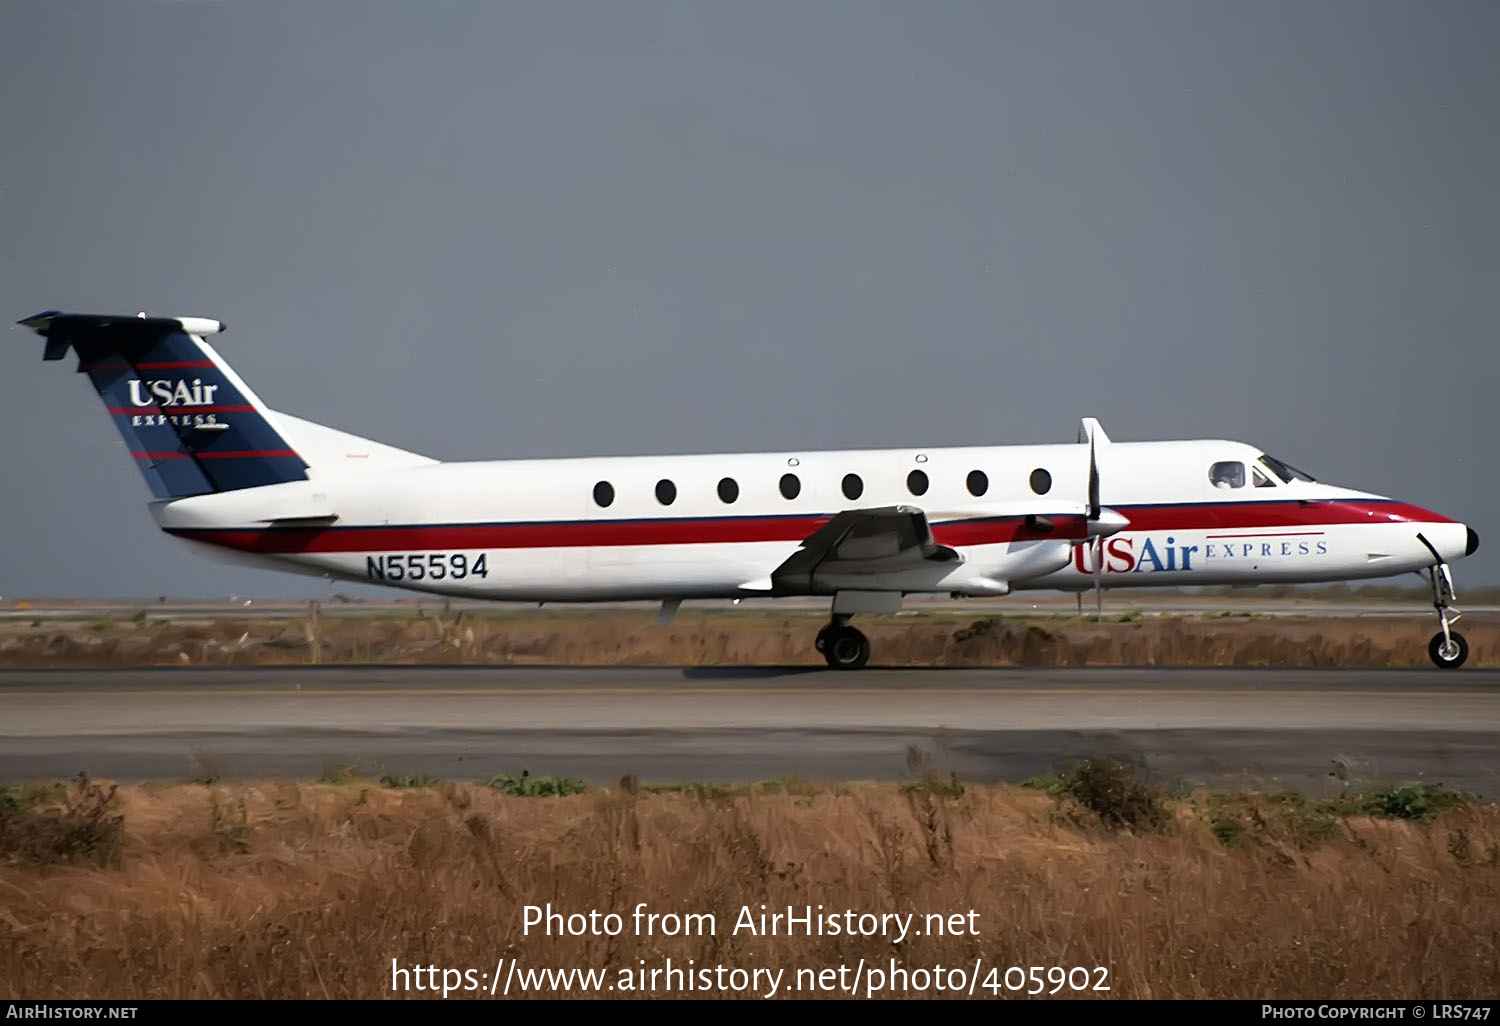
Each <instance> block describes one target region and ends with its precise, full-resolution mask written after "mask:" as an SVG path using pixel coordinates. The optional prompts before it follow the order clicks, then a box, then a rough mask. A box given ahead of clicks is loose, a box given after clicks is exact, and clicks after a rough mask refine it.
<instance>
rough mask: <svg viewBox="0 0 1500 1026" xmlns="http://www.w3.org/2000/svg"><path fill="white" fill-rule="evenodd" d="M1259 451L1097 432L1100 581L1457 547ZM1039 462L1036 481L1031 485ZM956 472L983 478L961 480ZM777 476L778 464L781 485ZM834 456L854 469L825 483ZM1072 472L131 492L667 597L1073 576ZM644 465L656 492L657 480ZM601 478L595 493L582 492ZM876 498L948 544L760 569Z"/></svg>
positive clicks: (380, 549) (1425, 524) (173, 516)
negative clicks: (801, 585)
mask: <svg viewBox="0 0 1500 1026" xmlns="http://www.w3.org/2000/svg"><path fill="white" fill-rule="evenodd" d="M1259 457H1260V453H1259V451H1258V450H1257V449H1255V448H1253V447H1251V446H1248V445H1245V444H1243V443H1238V442H1229V441H1186V442H1114V443H1110V444H1107V445H1101V446H1099V447H1098V449H1097V463H1098V468H1099V480H1100V493H1101V494H1100V497H1099V498H1100V502H1101V504H1102V505H1103V506H1104V507H1107V508H1108V509H1110V510H1113V511H1115V512H1116V513H1118V514H1121V515H1123V517H1124V518H1125V519H1126V520H1127V521H1128V525H1127V526H1125V527H1124V528H1123V529H1121V530H1119V531H1118V532H1117V533H1114V534H1112V535H1110V536H1108V537H1106V538H1104V539H1103V549H1104V573H1103V575H1102V583H1103V585H1104V586H1105V587H1107V588H1119V587H1133V586H1146V585H1206V584H1207V585H1211V584H1235V583H1248V582H1314V581H1335V580H1345V579H1354V578H1365V577H1383V576H1388V575H1392V574H1398V573H1404V572H1408V571H1415V570H1420V569H1423V568H1425V567H1428V566H1431V565H1432V564H1433V563H1434V558H1433V553H1432V551H1431V550H1429V549H1428V548H1427V547H1426V546H1425V545H1424V544H1423V542H1422V540H1421V538H1419V535H1421V536H1423V537H1425V538H1426V539H1427V541H1428V542H1430V543H1431V544H1432V545H1433V546H1434V547H1435V548H1436V550H1437V552H1438V553H1439V554H1440V555H1441V557H1442V559H1443V560H1444V561H1452V560H1455V559H1458V558H1461V557H1462V556H1464V555H1465V554H1466V536H1467V535H1468V532H1467V529H1466V527H1465V526H1464V525H1463V524H1460V523H1455V522H1453V521H1452V520H1449V519H1448V518H1446V517H1442V516H1439V515H1437V514H1435V513H1431V512H1429V511H1427V510H1424V509H1421V508H1418V507H1415V506H1410V505H1406V504H1404V503H1400V502H1396V501H1394V500H1391V499H1387V498H1384V497H1381V496H1376V495H1371V494H1368V493H1365V492H1357V491H1352V490H1349V489H1345V488H1338V487H1334V486H1330V485H1325V484H1322V483H1316V482H1312V481H1307V480H1301V479H1293V480H1290V481H1287V480H1284V479H1281V478H1279V477H1277V476H1274V475H1272V474H1270V473H1266V472H1264V471H1265V468H1264V467H1263V466H1261V465H1258V464H1257V459H1258V458H1259ZM1235 461H1239V462H1242V463H1243V464H1244V467H1245V471H1246V472H1245V476H1244V482H1243V484H1242V485H1240V486H1238V487H1222V486H1216V485H1215V484H1214V483H1212V482H1211V481H1210V467H1211V466H1213V465H1214V464H1215V463H1224V462H1229V463H1231V464H1232V463H1233V462H1235ZM1039 470H1040V471H1045V476H1046V477H1047V478H1049V479H1050V484H1048V485H1047V487H1045V488H1044V489H1040V488H1036V487H1033V482H1034V481H1035V482H1038V483H1040V481H1041V477H1042V475H1038V474H1036V472H1037V471H1039ZM913 471H920V472H922V474H924V475H925V477H926V481H927V487H926V489H925V490H924V491H922V492H921V493H920V494H914V492H913V491H912V490H911V489H910V488H909V486H908V477H909V475H910V474H911V473H912V472H913ZM974 471H979V472H981V473H982V475H983V477H984V482H983V484H984V487H983V488H982V489H980V488H979V487H977V486H976V487H975V489H974V490H975V491H981V494H977V495H976V494H973V493H972V492H971V490H970V482H971V475H972V473H973V472H974ZM786 475H794V476H795V478H796V485H797V487H796V489H795V492H794V494H793V495H792V497H790V498H788V497H787V496H786V495H785V494H783V490H782V488H783V485H782V482H783V478H784V477H785V476H786ZM850 475H853V476H854V477H856V478H857V479H858V482H859V486H858V488H857V489H855V488H854V487H849V488H848V489H847V490H846V484H845V482H846V480H849V479H850ZM1088 476H1089V448H1088V446H1086V445H1036V446H997V447H975V448H934V449H926V450H916V449H911V450H904V449H903V450H866V451H845V452H808V453H744V454H722V455H694V456H654V457H621V458H590V459H558V460H516V461H500V462H483V463H429V464H425V465H416V466H393V467H387V468H380V467H373V468H371V469H370V470H368V471H365V472H358V471H340V472H338V473H335V474H316V473H315V474H314V476H313V477H312V478H311V479H310V480H307V481H296V482H292V483H288V484H277V485H270V486H265V487H259V488H250V489H244V490H239V491H229V492H223V493H219V494H213V495H202V496H194V497H191V498H185V499H175V500H168V501H163V502H158V503H155V504H153V507H152V509H153V513H154V515H155V516H156V518H157V520H158V522H159V523H160V525H161V526H162V528H163V529H164V530H167V531H168V532H169V533H171V534H173V535H175V536H177V537H179V538H182V539H184V540H186V541H189V542H191V543H194V544H198V545H206V546H209V547H210V548H212V549H213V550H214V551H215V552H217V553H219V554H221V555H222V554H229V555H231V556H232V557H233V558H237V559H241V560H248V561H251V562H253V563H256V564H258V565H270V566H274V567H277V568H280V569H293V570H298V571H301V572H306V573H312V574H317V575H326V576H329V577H334V578H341V579H348V580H355V581H362V582H367V583H374V584H383V585H390V586H395V587H401V588H409V589H413V590H417V591H425V592H433V593H437V594H444V595H454V596H467V597H474V598H491V599H509V600H530V601H599V600H628V599H663V600H670V599H687V598H716V597H725V598H728V597H748V596H756V595H772V594H798V593H800V594H807V593H813V594H829V593H832V592H834V591H836V590H838V589H839V588H840V587H842V586H848V587H856V586H858V587H871V586H874V587H877V588H885V589H890V590H896V591H901V592H908V593H917V592H932V593H951V594H966V595H985V594H1003V593H1005V592H1006V591H1009V590H1015V589H1037V588H1040V589H1066V590H1072V589H1084V588H1090V587H1093V584H1094V578H1093V575H1092V572H1091V571H1092V569H1093V567H1092V562H1091V551H1090V548H1089V546H1088V545H1087V544H1086V543H1084V535H1083V527H1082V521H1081V514H1082V513H1083V512H1084V511H1085V509H1086V503H1087V497H1088ZM726 479H727V481H728V482H732V486H731V485H730V484H722V483H723V482H725V481H726ZM1259 479H1263V480H1264V481H1265V483H1263V484H1261V485H1259V486H1257V485H1256V484H1255V483H1254V482H1255V481H1256V480H1259ZM664 481H665V482H670V484H671V492H672V493H673V495H672V496H671V501H670V503H664V502H663V501H661V500H660V499H659V498H658V495H657V490H658V483H659V482H664ZM601 482H603V483H605V484H607V485H608V492H609V493H610V494H609V495H608V496H606V497H607V498H609V504H608V505H601V504H600V503H599V502H598V501H596V498H595V495H596V489H597V486H599V485H600V483H601ZM850 484H851V485H852V480H850ZM977 484H978V482H976V485H977ZM721 487H722V489H723V494H722V495H721ZM598 490H599V492H600V493H601V495H602V493H603V489H598ZM665 491H666V489H665V486H663V492H664V493H665ZM787 491H792V489H790V488H788V489H787ZM890 506H910V507H913V508H916V509H920V510H921V511H922V512H923V513H925V515H926V518H927V521H928V523H929V524H930V525H931V529H932V534H933V537H934V539H935V540H936V541H937V542H939V543H941V544H942V545H945V546H948V547H950V548H951V549H953V550H954V551H956V552H957V553H958V554H959V555H960V556H961V557H962V558H961V562H960V563H959V564H958V565H956V566H954V565H951V564H950V565H944V566H941V567H937V566H935V567H934V568H933V569H932V570H931V571H918V572H912V571H905V572H903V573H902V574H898V575H895V576H893V577H890V578H888V579H882V580H874V581H872V580H871V579H869V578H866V579H864V580H863V581H862V582H859V583H857V584H849V585H840V584H839V582H838V581H825V582H822V583H821V584H819V585H818V586H816V587H814V588H812V589H810V590H805V591H801V592H789V591H786V590H784V589H783V588H780V587H776V586H773V583H772V581H771V575H772V574H773V572H775V571H776V569H777V568H778V567H780V566H781V565H782V564H783V563H784V562H785V561H786V560H787V559H788V558H789V557H790V556H792V555H793V554H794V553H795V552H796V551H797V550H798V548H799V547H800V545H801V542H802V540H803V539H805V538H806V537H807V536H808V535H810V534H811V533H812V532H813V531H815V530H816V529H817V528H818V527H819V526H821V525H822V524H824V523H826V522H827V521H828V520H829V519H831V518H832V517H833V516H834V515H835V514H837V513H839V512H840V511H843V510H850V509H869V508H876V507H890ZM1028 512H1031V513H1035V514H1036V515H1038V516H1042V517H1046V518H1049V519H1050V520H1051V521H1052V522H1053V523H1054V524H1055V526H1054V527H1053V528H1052V529H1051V533H1050V534H1047V533H1046V532H1041V533H1039V532H1037V531H1035V530H1030V529H1027V528H1024V527H1022V526H1021V518H1023V517H1024V515H1025V514H1026V513H1028Z"/></svg>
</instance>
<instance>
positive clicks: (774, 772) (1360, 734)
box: [0, 666, 1500, 796]
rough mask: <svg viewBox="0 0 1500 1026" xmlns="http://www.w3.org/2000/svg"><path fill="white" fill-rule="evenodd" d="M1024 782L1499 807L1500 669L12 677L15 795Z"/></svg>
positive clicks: (4, 722)
mask: <svg viewBox="0 0 1500 1026" xmlns="http://www.w3.org/2000/svg"><path fill="white" fill-rule="evenodd" d="M910 746H916V747H917V748H918V749H920V750H922V751H924V752H927V753H929V755H930V758H931V765H932V766H933V767H934V768H935V769H936V770H937V771H938V772H941V773H943V774H946V773H948V772H949V771H952V772H956V773H957V774H958V775H959V777H960V778H961V779H965V780H971V781H998V780H1020V779H1024V778H1025V777H1027V776H1031V775H1033V774H1037V773H1042V772H1045V771H1047V770H1049V769H1051V768H1053V767H1055V765H1056V764H1057V763H1058V761H1059V760H1062V759H1066V758H1068V757H1072V756H1084V755H1089V754H1104V755H1111V756H1114V757H1116V758H1124V759H1129V760H1131V761H1133V762H1135V763H1136V764H1137V765H1141V766H1143V767H1145V768H1146V769H1148V770H1149V771H1151V772H1152V773H1153V774H1155V775H1157V776H1158V777H1159V778H1161V779H1164V780H1166V781H1171V780H1174V779H1177V778H1179V777H1181V778H1182V779H1184V780H1187V781H1190V782H1195V783H1213V782H1215V781H1219V782H1222V783H1225V784H1230V783H1235V782H1248V783H1254V784H1267V785H1268V784H1271V783H1272V782H1276V783H1280V784H1284V785H1288V786H1293V787H1300V788H1304V789H1310V790H1322V789H1323V788H1325V787H1327V786H1329V785H1330V784H1336V778H1335V777H1332V776H1330V771H1331V770H1332V769H1334V764H1335V762H1336V761H1337V762H1338V764H1339V765H1340V766H1342V767H1343V768H1344V770H1343V771H1344V772H1347V773H1348V775H1349V776H1350V777H1351V778H1352V779H1354V780H1356V781H1358V782H1367V783H1377V782H1387V781H1395V780H1410V779H1428V780H1441V781H1444V782H1446V783H1449V784H1453V785H1455V786H1460V787H1464V788H1467V789H1470V790H1474V791H1477V792H1479V793H1481V794H1483V795H1487V796H1491V795H1495V794H1497V793H1500V759H1497V746H1500V671H1496V670H1480V669H1463V670H1459V671H1456V672H1443V671H1436V670H1433V671H1422V670H1270V669H1236V670H1209V669H1139V670H1135V669H1131V670H1122V669H1106V668H1099V669H1039V670H1025V669H1003V670H866V671H863V672H861V673H857V674H846V673H835V672H832V671H826V670H821V669H810V668H801V667H788V668H784V669H774V668H773V669H766V668H695V669H650V668H646V669H642V668H613V667H610V668H575V667H557V668H553V667H538V668H524V667H390V666H386V667H379V666H358V667H288V668H271V667H256V668H245V669H200V668H183V669H159V670H158V669H147V670H7V671H0V780H4V781H8V782H19V781H24V780H28V779H36V778H66V777H71V776H73V775H75V774H76V773H78V772H79V771H86V772H88V773H90V774H92V775H94V776H99V777H110V778H116V779H190V778H194V777H201V776H204V775H206V774H215V775H221V776H224V777H249V776H261V775H279V774H289V775H296V776H318V775H321V774H322V773H324V772H325V771H327V770H329V769H330V768H335V767H339V766H350V765H355V766H358V767H359V768H360V769H362V770H363V771H365V772H368V773H380V772H389V773H425V774H430V775H433V776H440V777H447V778H450V779H471V778H476V777H484V776H488V775H490V774H493V773H501V772H519V771H520V770H521V769H523V768H526V769H530V770H531V772H532V773H533V774H557V775H566V776H577V777H584V778H587V779H590V780H595V781H599V782H603V783H612V782H614V781H616V780H618V779H619V778H620V777H621V776H623V775H625V774H635V775H636V776H637V777H639V778H640V779H642V780H659V781H686V780H714V781H726V782H728V781H746V780H758V779H766V778H770V777H781V776H789V775H800V776H803V777H807V778H810V779H819V780H849V779H887V780H894V779H904V778H909V777H910V776H911V775H912V774H911V770H910V769H909V767H908V761H907V760H908V751H909V748H910Z"/></svg>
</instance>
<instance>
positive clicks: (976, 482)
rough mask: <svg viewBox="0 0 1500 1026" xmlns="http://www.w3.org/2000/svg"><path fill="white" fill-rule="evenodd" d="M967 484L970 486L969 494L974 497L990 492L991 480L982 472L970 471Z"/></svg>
mask: <svg viewBox="0 0 1500 1026" xmlns="http://www.w3.org/2000/svg"><path fill="white" fill-rule="evenodd" d="M965 484H967V485H968V486H969V494H970V495H974V496H979V495H983V494H984V493H985V492H987V491H989V490H990V479H989V478H988V477H986V476H985V473H984V471H982V470H971V471H969V477H968V480H967V481H966V482H965Z"/></svg>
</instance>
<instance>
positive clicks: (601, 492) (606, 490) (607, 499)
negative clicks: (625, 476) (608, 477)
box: [594, 481, 615, 506]
mask: <svg viewBox="0 0 1500 1026" xmlns="http://www.w3.org/2000/svg"><path fill="white" fill-rule="evenodd" d="M614 501H615V489H614V486H613V485H611V484H610V483H609V482H608V481H600V482H599V483H598V484H596V485H594V504H595V505H596V506H608V505H609V504H610V503H612V502H614Z"/></svg>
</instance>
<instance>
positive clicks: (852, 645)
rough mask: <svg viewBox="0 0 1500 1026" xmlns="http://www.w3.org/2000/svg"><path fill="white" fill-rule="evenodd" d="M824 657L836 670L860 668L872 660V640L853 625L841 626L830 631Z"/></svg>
mask: <svg viewBox="0 0 1500 1026" xmlns="http://www.w3.org/2000/svg"><path fill="white" fill-rule="evenodd" d="M823 658H824V659H826V660H827V661H828V665H829V666H831V667H833V668H834V669H835V670H858V669H861V668H863V667H864V665H865V663H867V662H869V661H870V640H869V639H868V638H866V637H865V636H864V634H862V633H861V632H860V631H858V630H856V629H855V628H853V627H839V628H836V629H834V630H832V631H829V633H828V639H827V645H826V647H825V648H824V650H823Z"/></svg>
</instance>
